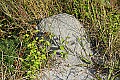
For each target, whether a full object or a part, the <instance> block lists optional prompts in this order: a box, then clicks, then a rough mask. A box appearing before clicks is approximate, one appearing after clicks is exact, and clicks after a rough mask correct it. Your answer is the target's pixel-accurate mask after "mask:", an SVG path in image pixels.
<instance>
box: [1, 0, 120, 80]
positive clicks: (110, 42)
mask: <svg viewBox="0 0 120 80" xmlns="http://www.w3.org/2000/svg"><path fill="white" fill-rule="evenodd" d="M58 13H68V14H71V15H73V16H75V17H76V18H77V19H78V20H79V21H80V22H81V23H82V24H83V25H84V26H85V28H86V31H87V32H88V35H89V37H90V42H91V47H92V50H93V51H94V55H93V56H92V58H91V61H92V64H91V65H90V66H91V68H94V69H95V70H96V75H95V76H94V77H96V79H98V80H100V79H101V77H100V75H103V74H104V75H103V76H106V78H107V80H114V79H115V78H117V77H120V23H119V22H120V12H119V10H118V9H117V7H115V8H113V6H111V5H110V2H109V0H101V1H98V0H92V1H91V0H60V1H58V0H23V1H21V0H16V1H13V0H10V1H7V0H1V1H0V53H1V54H0V62H1V65H0V67H1V70H0V77H1V79H2V80H4V79H7V80H11V79H19V78H22V77H26V76H27V78H29V79H30V76H32V77H31V79H32V78H34V77H35V76H36V75H33V74H34V73H37V71H38V72H41V69H43V68H44V67H47V68H49V67H50V64H49V61H50V60H51V58H50V57H49V56H48V53H47V47H48V46H50V43H49V42H50V41H49V40H45V39H44V38H41V41H43V42H39V43H37V39H35V37H34V36H35V35H36V33H37V31H35V26H36V25H37V21H39V20H41V19H43V18H46V17H49V16H51V15H54V14H58ZM49 36H50V35H49ZM41 43H44V44H43V45H44V47H42V48H40V47H38V44H41ZM43 50H45V51H43ZM39 51H40V53H41V54H40V53H39ZM30 53H34V54H33V55H31V54H30ZM44 54H45V55H44ZM36 55H37V56H36ZM35 56H36V59H34V57H35ZM41 56H42V57H41ZM39 57H40V59H39ZM32 60H34V61H32ZM30 62H31V63H30ZM39 62H40V63H39ZM47 64H49V66H46V65H47ZM32 72H33V73H32Z"/></svg>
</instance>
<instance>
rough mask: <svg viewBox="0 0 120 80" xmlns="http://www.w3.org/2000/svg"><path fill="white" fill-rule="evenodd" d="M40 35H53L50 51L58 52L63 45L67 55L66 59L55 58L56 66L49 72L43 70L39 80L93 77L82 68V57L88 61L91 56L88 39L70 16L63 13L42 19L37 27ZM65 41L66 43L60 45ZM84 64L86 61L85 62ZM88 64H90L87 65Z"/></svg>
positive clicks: (88, 78) (78, 23)
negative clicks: (47, 33)
mask: <svg viewBox="0 0 120 80" xmlns="http://www.w3.org/2000/svg"><path fill="white" fill-rule="evenodd" d="M37 29H38V30H40V33H39V34H38V36H41V35H42V34H41V33H44V32H50V33H52V34H54V35H55V36H54V38H53V41H54V43H52V46H51V48H50V49H52V50H54V49H55V50H58V52H59V51H60V49H59V46H60V45H64V46H65V51H66V52H67V53H68V54H67V57H66V59H62V58H61V57H60V56H59V57H57V60H56V64H54V65H55V66H54V67H53V68H51V69H50V70H44V71H43V73H40V75H43V76H42V78H41V80H84V79H85V80H91V79H93V77H92V76H91V75H92V74H91V73H90V72H89V70H88V69H87V68H86V67H84V66H82V65H81V64H84V63H83V61H84V60H81V59H82V57H84V58H86V59H87V60H88V61H89V60H90V57H89V55H90V54H93V52H92V51H91V49H90V43H89V38H88V37H87V34H86V32H85V29H84V27H83V25H82V24H80V22H79V21H78V20H77V19H76V18H75V17H74V16H72V15H69V14H66V13H63V14H58V15H53V16H51V17H48V18H45V19H43V20H42V21H41V22H40V23H39V24H38V26H37ZM62 40H65V42H67V44H66V43H61V41H62ZM85 62H86V61H85ZM88 64H90V63H88Z"/></svg>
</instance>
